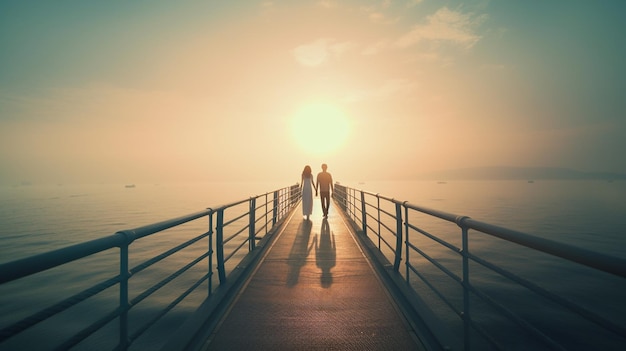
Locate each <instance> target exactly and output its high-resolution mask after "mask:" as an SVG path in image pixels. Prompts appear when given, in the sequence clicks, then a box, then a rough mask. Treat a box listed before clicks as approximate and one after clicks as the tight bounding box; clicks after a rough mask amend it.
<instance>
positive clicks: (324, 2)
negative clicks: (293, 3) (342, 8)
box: [317, 0, 337, 9]
mask: <svg viewBox="0 0 626 351" xmlns="http://www.w3.org/2000/svg"><path fill="white" fill-rule="evenodd" d="M317 6H320V7H323V8H326V9H331V8H335V7H337V3H336V2H335V1H328V0H322V1H318V2H317Z"/></svg>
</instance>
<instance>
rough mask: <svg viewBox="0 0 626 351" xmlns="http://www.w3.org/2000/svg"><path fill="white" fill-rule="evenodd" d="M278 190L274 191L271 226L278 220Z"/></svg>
mask: <svg viewBox="0 0 626 351" xmlns="http://www.w3.org/2000/svg"><path fill="white" fill-rule="evenodd" d="M278 199H279V196H278V191H274V201H273V205H272V227H273V226H275V225H276V221H278Z"/></svg>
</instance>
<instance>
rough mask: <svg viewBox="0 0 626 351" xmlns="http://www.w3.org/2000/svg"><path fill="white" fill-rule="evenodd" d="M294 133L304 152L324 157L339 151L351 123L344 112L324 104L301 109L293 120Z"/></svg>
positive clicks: (310, 105) (306, 106)
mask: <svg viewBox="0 0 626 351" xmlns="http://www.w3.org/2000/svg"><path fill="white" fill-rule="evenodd" d="M292 133H293V137H294V138H295V140H296V142H297V144H298V145H299V146H300V148H302V149H303V150H304V151H306V152H308V153H311V154H314V155H317V156H323V155H327V154H330V153H332V152H334V151H336V150H337V149H339V148H340V147H341V146H342V145H343V144H344V143H345V141H346V139H347V137H348V134H349V123H348V120H347V118H346V116H345V115H344V114H343V112H342V111H341V110H339V109H337V108H336V107H334V106H331V105H328V104H322V103H316V104H309V105H305V106H303V107H302V108H300V109H299V110H298V111H297V112H296V114H295V116H294V118H293V120H292Z"/></svg>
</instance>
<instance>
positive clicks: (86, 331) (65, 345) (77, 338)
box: [54, 310, 120, 351]
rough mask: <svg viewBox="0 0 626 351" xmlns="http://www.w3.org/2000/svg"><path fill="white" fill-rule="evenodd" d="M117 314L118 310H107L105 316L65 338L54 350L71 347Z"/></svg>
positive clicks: (118, 313) (63, 349) (62, 350)
mask: <svg viewBox="0 0 626 351" xmlns="http://www.w3.org/2000/svg"><path fill="white" fill-rule="evenodd" d="M119 315H120V312H119V310H115V311H113V312H109V313H108V314H107V315H106V316H104V317H102V318H100V319H99V320H97V321H95V322H94V323H92V324H91V325H90V326H88V327H86V328H84V329H83V330H81V331H80V332H78V333H76V334H74V336H72V337H70V338H69V339H67V340H66V341H65V342H64V343H63V344H61V345H59V346H57V347H56V348H55V349H54V350H58V351H65V350H68V349H70V348H72V347H73V346H76V345H77V344H78V343H80V342H81V341H83V340H85V339H86V338H88V337H89V336H90V335H91V334H93V333H95V332H96V331H98V330H99V329H101V328H102V327H104V326H105V325H107V324H108V323H110V322H111V321H112V320H114V319H115V318H117V317H118V316H119Z"/></svg>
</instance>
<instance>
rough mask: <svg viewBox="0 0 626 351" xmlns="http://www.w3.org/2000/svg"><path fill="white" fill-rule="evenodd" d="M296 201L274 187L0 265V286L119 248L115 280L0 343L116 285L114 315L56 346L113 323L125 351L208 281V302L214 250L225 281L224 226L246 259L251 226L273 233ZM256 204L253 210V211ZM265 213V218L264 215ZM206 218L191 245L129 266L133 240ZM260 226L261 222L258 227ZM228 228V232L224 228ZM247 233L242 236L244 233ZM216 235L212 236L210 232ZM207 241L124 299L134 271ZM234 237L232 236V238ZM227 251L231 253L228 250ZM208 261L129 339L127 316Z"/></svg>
mask: <svg viewBox="0 0 626 351" xmlns="http://www.w3.org/2000/svg"><path fill="white" fill-rule="evenodd" d="M300 197H301V193H300V192H299V187H298V186H297V184H296V185H291V186H287V187H283V188H279V189H277V190H274V191H271V192H266V193H263V194H261V195H256V196H252V197H249V198H246V199H242V200H238V201H234V202H230V203H227V204H224V205H219V206H216V207H213V208H207V209H205V210H202V211H198V212H195V213H191V214H187V215H183V216H180V217H176V218H172V219H168V220H165V221H161V222H157V223H152V224H148V225H144V226H140V227H136V228H133V229H127V230H121V231H118V232H116V233H115V234H112V235H109V236H106V237H102V238H98V239H93V240H89V241H85V242H82V243H78V244H74V245H69V246H66V247H63V248H60V249H56V250H52V251H48V252H45V253H41V254H36V255H33V256H30V257H26V258H21V259H17V260H14V261H11V262H7V263H3V264H0V284H3V283H7V282H11V281H15V280H18V279H21V278H25V277H27V276H30V275H33V274H36V273H39V272H44V271H46V270H49V269H52V268H55V267H58V266H61V265H64V264H66V263H70V262H72V261H76V260H79V259H81V258H86V257H89V256H91V255H93V254H97V253H100V252H104V251H107V250H110V249H113V248H116V247H117V248H119V249H120V250H119V272H118V274H117V275H115V276H113V277H112V278H109V279H106V280H105V281H103V282H100V283H97V284H95V285H93V286H91V287H89V288H87V289H86V290H83V291H82V292H80V293H78V294H76V295H73V296H71V297H69V298H67V299H65V300H63V301H61V302H59V303H56V304H54V305H52V306H50V307H48V308H44V309H42V310H40V311H38V312H35V313H34V314H31V315H30V316H28V317H25V318H23V319H21V320H20V321H17V322H15V323H13V324H11V325H8V326H6V327H3V328H2V329H0V343H3V342H4V341H5V340H6V339H8V338H11V337H13V336H15V335H17V334H19V333H21V332H22V331H24V330H26V329H28V328H30V327H32V326H34V325H35V324H37V323H40V322H42V321H44V320H46V319H48V318H50V317H52V316H54V315H56V314H58V313H60V312H62V311H64V310H66V309H68V308H69V307H72V306H74V305H76V304H78V303H80V302H81V301H84V300H86V299H87V298H90V297H92V296H94V295H95V294H97V293H99V292H101V291H103V290H104V289H107V288H109V287H111V286H113V285H116V284H118V285H119V302H118V303H119V304H118V307H117V308H115V309H114V310H113V311H111V312H110V313H108V314H107V315H106V316H105V317H103V318H101V319H100V320H98V321H96V322H95V323H93V324H92V325H90V326H87V327H86V328H84V329H83V330H82V331H80V332H79V333H78V334H75V335H74V336H72V337H70V338H69V339H66V341H65V342H64V343H63V344H62V345H61V346H60V347H61V348H69V347H72V346H73V345H76V344H78V343H80V342H81V341H82V340H84V339H85V338H87V337H88V336H89V335H91V334H92V333H93V332H95V331H97V330H99V329H100V328H102V327H103V326H104V325H105V324H107V323H109V322H110V321H112V320H113V319H115V318H118V319H119V344H118V345H117V347H116V349H121V350H125V349H127V348H128V346H129V345H130V344H131V343H132V342H133V341H134V340H135V339H136V338H137V337H139V336H140V335H141V334H142V333H143V332H144V331H145V330H147V329H148V328H150V326H151V325H152V324H153V323H155V322H156V321H157V320H158V319H159V318H161V317H162V316H163V315H164V314H165V313H167V312H168V311H169V310H171V309H172V308H173V307H174V306H176V305H177V304H178V303H179V302H181V301H182V300H183V299H184V298H185V297H186V296H187V295H188V294H190V293H191V291H193V290H194V289H196V288H197V287H198V286H199V285H200V284H202V283H203V282H205V281H207V280H208V297H207V299H208V298H211V296H212V293H213V288H212V282H211V280H212V276H213V274H214V271H213V267H214V266H213V256H212V255H213V254H214V253H215V251H214V249H215V250H216V251H217V256H216V263H217V267H216V268H217V272H218V273H219V283H220V284H222V283H224V282H225V281H226V277H227V276H228V275H227V274H226V265H225V262H226V261H227V260H228V259H229V258H231V257H232V256H233V255H234V252H232V253H231V252H229V255H228V258H225V256H224V242H223V241H222V240H223V236H222V235H221V234H223V232H224V227H227V226H228V225H230V224H232V225H233V226H235V227H239V226H243V229H239V230H236V229H233V230H234V231H235V232H236V235H235V236H237V235H239V234H242V233H244V232H246V235H245V236H243V235H242V238H241V239H242V241H243V243H241V244H238V245H237V249H236V250H239V249H240V248H242V247H243V246H244V245H245V243H246V242H248V243H249V246H248V254H242V255H241V256H242V257H243V256H244V255H245V256H246V257H248V256H249V255H251V254H252V252H253V250H254V249H255V241H256V240H261V239H262V238H260V237H258V236H257V234H259V233H261V230H259V231H256V230H255V228H256V223H257V222H259V227H260V228H261V229H264V230H265V234H268V230H269V229H268V227H269V228H270V229H272V230H273V229H274V227H275V226H276V225H277V224H279V223H281V222H282V221H283V220H284V219H285V218H286V217H287V215H288V214H289V213H290V212H291V211H292V210H293V209H294V207H295V206H296V205H297V204H298V203H299V199H300ZM260 198H263V199H262V200H261V201H258V202H257V201H256V200H257V199H260ZM245 203H248V204H249V206H248V207H247V208H245V209H241V208H240V207H238V206H239V205H242V204H245ZM257 205H258V206H257ZM231 208H233V209H234V211H235V213H236V214H235V215H234V216H235V218H238V219H244V217H248V222H247V223H234V222H236V221H232V223H231V221H229V222H224V221H223V218H224V214H225V211H226V210H229V209H231ZM239 211H243V212H244V214H243V215H239V214H238V213H239ZM257 211H262V212H263V213H262V214H261V216H259V219H258V220H257V219H256V212H257ZM214 214H217V217H218V220H217V221H214V217H215V216H214ZM268 214H270V215H269V216H268ZM202 217H207V218H208V231H207V232H205V233H202V234H200V235H199V236H196V237H194V238H192V239H190V240H187V241H185V242H184V243H182V244H180V245H178V246H176V247H174V248H171V249H169V250H167V251H165V252H164V253H162V254H160V255H157V256H155V257H153V258H151V259H148V260H147V261H144V262H143V263H140V264H138V265H136V266H134V267H129V246H130V245H131V244H132V243H133V242H134V241H135V240H137V239H140V238H144V237H147V236H150V235H152V234H155V233H159V232H162V231H164V230H166V229H170V228H174V227H177V226H179V225H182V224H185V223H188V222H191V221H194V220H196V219H199V218H202ZM262 221H264V222H262ZM229 228H230V227H229ZM246 228H248V230H247V231H246V230H245V229H246ZM214 229H215V230H216V232H214V231H213V230H214ZM214 233H217V234H218V235H216V236H214V235H213V234H214ZM206 237H208V242H207V245H208V248H206V251H204V252H202V253H201V254H200V255H199V256H197V257H196V258H195V259H193V260H192V261H190V262H189V263H187V264H186V265H184V266H183V267H181V268H179V269H178V270H177V271H175V272H174V273H173V274H171V275H169V276H167V277H165V278H163V279H161V281H160V282H158V283H157V284H154V285H152V286H151V287H150V288H148V289H147V290H145V291H143V292H141V293H140V294H139V295H138V296H137V297H135V298H134V299H132V300H131V299H129V291H128V290H129V287H128V281H129V279H130V278H131V277H132V276H133V275H134V274H136V273H138V272H139V271H141V270H143V269H145V268H147V267H149V266H151V265H153V264H155V263H157V262H159V261H161V260H162V259H163V258H165V257H168V256H170V255H172V254H174V253H176V252H179V251H180V250H182V249H184V248H186V247H188V246H189V245H191V244H193V243H196V242H198V241H199V240H201V239H203V238H206ZM232 238H234V236H233V237H232ZM229 250H230V249H229ZM205 259H208V267H207V268H206V269H207V272H206V274H203V275H202V276H200V277H199V279H196V282H195V283H194V284H193V285H192V286H191V287H189V288H188V289H187V290H186V291H185V292H184V293H183V294H182V295H180V296H179V297H178V298H177V299H175V300H174V301H173V302H172V303H170V305H168V306H167V307H166V308H165V310H162V311H161V312H160V313H159V314H157V316H155V317H154V318H153V319H152V320H151V321H150V322H148V323H147V324H145V325H143V326H141V327H139V328H138V329H136V330H135V331H134V333H133V334H132V335H130V334H129V326H128V312H129V311H130V310H131V309H132V308H133V307H134V306H135V305H136V304H138V303H139V302H141V301H142V300H143V299H145V298H147V297H148V296H150V295H152V294H153V293H154V292H155V291H157V290H158V289H160V288H161V287H163V286H164V285H166V284H168V283H169V282H170V281H172V280H173V279H175V278H176V277H178V276H179V275H181V274H182V273H184V272H186V271H187V270H189V269H190V268H191V267H193V266H195V265H196V264H198V263H199V262H201V261H203V260H205Z"/></svg>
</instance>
